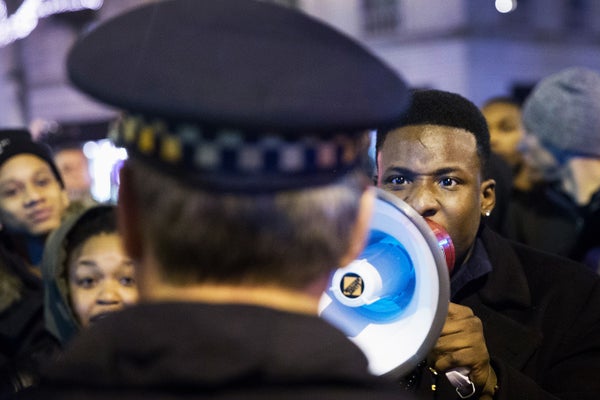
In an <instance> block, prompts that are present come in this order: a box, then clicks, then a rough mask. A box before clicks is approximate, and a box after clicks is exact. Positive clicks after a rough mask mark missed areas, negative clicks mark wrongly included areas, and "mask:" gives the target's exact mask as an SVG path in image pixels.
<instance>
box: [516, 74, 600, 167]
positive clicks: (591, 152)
mask: <svg viewBox="0 0 600 400" xmlns="http://www.w3.org/2000/svg"><path fill="white" fill-rule="evenodd" d="M523 123H524V125H525V127H526V129H527V131H529V132H530V133H532V134H534V135H536V136H537V137H538V138H539V139H540V141H541V142H542V143H543V144H544V145H545V146H548V147H549V148H550V150H552V151H553V152H555V153H559V154H562V155H564V154H565V153H566V154H573V155H584V156H593V157H600V75H599V74H598V73H597V72H595V71H592V70H590V69H587V68H580V67H571V68H568V69H565V70H563V71H561V72H558V73H557V74H554V75H551V76H549V77H547V78H545V79H543V80H542V81H540V82H539V83H538V84H537V85H536V86H535V88H534V89H533V91H532V93H531V94H530V95H529V96H528V97H527V99H526V100H525V104H524V106H523Z"/></svg>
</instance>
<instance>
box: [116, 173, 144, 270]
mask: <svg viewBox="0 0 600 400" xmlns="http://www.w3.org/2000/svg"><path fill="white" fill-rule="evenodd" d="M134 184H135V183H134V181H133V176H132V171H131V167H130V166H129V165H128V164H127V163H125V164H124V165H123V167H122V168H121V171H120V184H119V197H118V201H117V215H118V221H119V233H120V235H121V237H122V239H123V247H124V249H125V252H126V253H127V254H128V255H129V257H131V259H132V260H134V261H140V260H141V258H142V255H143V246H142V237H141V232H140V226H141V224H140V219H139V212H138V210H139V206H138V204H137V199H136V196H135V192H134V190H133V188H132V186H133V185H134Z"/></svg>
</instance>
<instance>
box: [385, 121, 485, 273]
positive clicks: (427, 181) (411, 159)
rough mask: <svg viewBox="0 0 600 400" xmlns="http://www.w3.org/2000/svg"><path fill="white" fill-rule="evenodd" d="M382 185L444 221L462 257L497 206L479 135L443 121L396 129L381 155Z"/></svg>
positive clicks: (458, 260) (459, 258)
mask: <svg viewBox="0 0 600 400" xmlns="http://www.w3.org/2000/svg"><path fill="white" fill-rule="evenodd" d="M377 167H378V171H379V175H378V182H377V184H378V186H379V187H381V188H383V189H385V190H386V191H389V192H391V193H393V194H395V195H396V196H398V197H399V198H400V199H402V200H404V201H405V202H406V203H408V204H409V205H410V206H411V207H413V208H414V209H415V210H416V211H417V212H418V213H419V214H421V216H423V217H425V218H429V219H431V220H433V221H435V222H437V223H438V224H440V225H442V226H443V227H444V228H445V229H446V230H447V231H448V233H449V234H450V237H451V238H452V241H453V242H454V247H455V251H456V263H457V265H460V264H462V263H463V262H464V261H465V260H466V258H467V256H468V255H469V252H470V250H471V248H472V245H473V243H474V240H475V236H476V234H477V230H478V227H479V222H480V218H481V214H483V213H485V212H487V211H491V210H492V209H493V207H494V202H495V194H494V181H493V180H487V181H483V182H482V178H481V176H482V174H481V165H480V160H479V156H478V154H477V147H476V142H475V136H473V135H472V134H471V133H469V132H467V131H465V130H463V129H459V128H452V127H446V126H437V125H414V126H407V127H403V128H399V129H397V130H395V131H392V132H390V133H389V134H388V135H387V137H386V139H385V142H384V143H383V146H382V147H381V149H380V151H379V153H378V155H377Z"/></svg>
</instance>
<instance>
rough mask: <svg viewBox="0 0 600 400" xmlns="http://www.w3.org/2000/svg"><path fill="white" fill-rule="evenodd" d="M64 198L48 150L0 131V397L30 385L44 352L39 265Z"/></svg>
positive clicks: (20, 133)
mask: <svg viewBox="0 0 600 400" xmlns="http://www.w3.org/2000/svg"><path fill="white" fill-rule="evenodd" d="M68 206H69V198H68V196H67V192H66V190H65V187H64V184H63V181H62V177H61V175H60V173H59V171H58V168H57V167H56V165H55V163H54V160H53V156H52V153H51V152H50V149H49V148H48V147H47V146H46V145H44V144H41V143H37V142H34V141H32V140H31V136H30V133H29V132H28V131H27V130H21V129H5V130H1V131H0V391H1V393H4V394H5V393H11V392H13V391H17V390H20V389H21V388H23V387H27V386H29V385H31V384H32V383H33V381H34V380H35V376H36V373H37V372H36V369H37V367H38V362H39V359H40V358H41V357H42V354H45V352H46V350H47V348H48V346H49V341H48V335H47V334H46V332H45V330H44V319H43V290H42V280H41V272H40V268H39V264H40V262H41V258H42V254H43V249H44V244H45V241H46V237H47V236H48V234H49V233H50V232H51V231H52V230H54V229H56V228H57V227H58V226H59V225H60V223H61V221H62V219H63V217H64V216H65V214H66V211H67V207H68Z"/></svg>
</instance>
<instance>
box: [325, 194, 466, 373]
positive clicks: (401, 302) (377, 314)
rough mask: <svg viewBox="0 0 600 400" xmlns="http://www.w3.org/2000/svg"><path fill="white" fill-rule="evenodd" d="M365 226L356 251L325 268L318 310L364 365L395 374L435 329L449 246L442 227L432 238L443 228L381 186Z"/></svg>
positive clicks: (440, 317) (409, 366)
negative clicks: (362, 240)
mask: <svg viewBox="0 0 600 400" xmlns="http://www.w3.org/2000/svg"><path fill="white" fill-rule="evenodd" d="M430 224H431V226H430ZM370 228H371V231H370V235H369V239H368V242H367V244H366V247H365V249H364V251H363V253H362V254H361V255H360V256H359V257H358V258H357V259H356V260H355V261H353V262H352V263H350V264H349V265H348V266H346V267H343V268H339V269H338V270H336V271H335V272H334V273H333V274H332V276H331V279H330V283H329V287H328V289H327V290H326V291H325V292H324V293H323V295H322V297H321V301H320V304H319V313H320V315H321V317H322V318H324V319H326V320H328V321H329V322H331V323H332V324H333V325H335V326H337V327H338V328H339V329H340V330H342V331H343V332H344V333H346V335H347V336H348V337H349V338H350V339H351V340H352V341H353V342H355V343H356V344H357V345H358V347H360V348H361V349H362V351H363V352H364V353H365V355H366V356H367V359H368V360H369V368H370V370H371V372H372V373H374V374H376V375H389V376H391V377H393V378H399V377H402V376H404V375H405V374H407V373H408V372H410V371H411V370H413V369H414V368H415V367H416V366H417V364H418V363H419V362H420V361H422V360H423V359H425V357H426V356H427V353H428V352H429V350H430V349H431V348H432V347H433V345H434V344H435V342H436V340H437V338H438V337H439V335H440V332H441V330H442V326H443V325H444V321H445V319H446V314H447V311H448V302H449V293H450V287H449V280H448V265H447V260H448V263H450V262H451V263H452V264H453V257H454V249H453V247H452V244H451V242H449V237H448V236H447V235H446V236H445V237H444V239H447V241H448V242H446V243H443V241H438V237H436V235H438V236H439V237H440V238H442V236H443V228H441V227H440V226H439V225H437V224H435V223H431V222H429V223H428V221H426V220H425V219H423V217H421V216H420V215H419V214H418V213H417V212H416V211H415V210H413V209H412V208H411V207H410V206H408V205H407V204H406V203H404V202H403V201H401V200H400V199H398V198H396V197H395V196H393V195H391V194H389V193H386V192H384V191H383V190H381V189H377V200H376V203H375V211H374V215H373V218H372V220H371V226H370ZM432 229H433V231H432Z"/></svg>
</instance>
